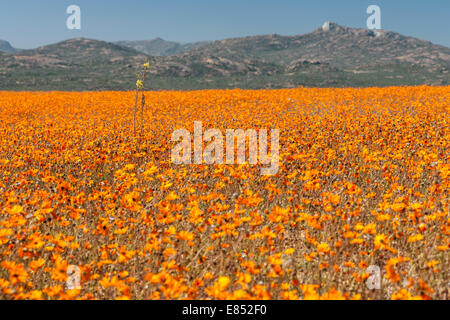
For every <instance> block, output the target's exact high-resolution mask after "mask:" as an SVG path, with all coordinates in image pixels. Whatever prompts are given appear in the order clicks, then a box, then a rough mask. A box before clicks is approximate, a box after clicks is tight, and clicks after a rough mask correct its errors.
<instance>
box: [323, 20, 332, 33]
mask: <svg viewBox="0 0 450 320" xmlns="http://www.w3.org/2000/svg"><path fill="white" fill-rule="evenodd" d="M322 31H325V32H327V31H330V21H325V22H324V24H323V25H322Z"/></svg>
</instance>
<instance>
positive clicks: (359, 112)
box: [0, 87, 450, 299]
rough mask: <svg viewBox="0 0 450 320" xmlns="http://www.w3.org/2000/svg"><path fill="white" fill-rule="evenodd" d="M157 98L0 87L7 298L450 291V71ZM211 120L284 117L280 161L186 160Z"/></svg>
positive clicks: (0, 275) (260, 121)
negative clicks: (429, 83) (367, 84)
mask: <svg viewBox="0 0 450 320" xmlns="http://www.w3.org/2000/svg"><path fill="white" fill-rule="evenodd" d="M146 102H147V108H146V112H145V117H144V119H145V124H144V128H145V130H144V133H143V134H137V135H136V136H135V135H133V108H134V93H133V92H84V93H63V92H22V93H12V92H0V257H1V259H0V260H1V263H0V298H1V299H448V298H449V281H450V277H449V276H450V270H449V269H450V268H449V246H450V239H449V234H450V219H449V215H448V213H449V181H450V164H449V157H450V145H449V140H450V128H449V111H450V87H411V88H408V87H395V88H383V89H380V88H369V89H306V88H300V89H285V90H258V91H244V90H228V91H220V90H205V91H193V92H147V93H146ZM194 121H202V122H203V126H204V127H205V128H208V127H210V128H219V129H221V130H225V129H228V128H244V129H245V128H253V129H258V128H264V129H271V128H278V129H279V130H280V167H279V171H278V173H277V174H276V175H273V176H261V175H260V170H259V166H253V165H248V164H241V165H225V164H224V165H175V164H174V163H172V162H171V159H170V150H171V148H172V145H173V143H172V142H170V137H171V133H172V132H173V131H174V130H175V129H177V128H187V129H188V130H191V131H192V128H193V122H194ZM369 266H375V269H376V267H379V268H380V273H381V285H380V287H379V289H377V288H372V289H371V288H369V287H370V286H368V285H367V280H370V279H368V278H369V277H372V274H371V273H370V272H369V271H368V267H369ZM369 269H370V268H369ZM75 271H76V272H77V275H78V274H79V275H80V283H79V286H78V285H76V286H75V287H73V286H70V285H68V284H70V282H71V281H72V280H73V274H72V273H71V272H75Z"/></svg>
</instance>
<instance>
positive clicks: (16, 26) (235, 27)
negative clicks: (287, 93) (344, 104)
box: [0, 0, 450, 49]
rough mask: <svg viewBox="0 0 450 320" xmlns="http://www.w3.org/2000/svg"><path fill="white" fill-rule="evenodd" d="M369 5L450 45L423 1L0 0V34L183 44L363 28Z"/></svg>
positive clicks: (445, 4)
mask: <svg viewBox="0 0 450 320" xmlns="http://www.w3.org/2000/svg"><path fill="white" fill-rule="evenodd" d="M70 5H77V6H79V7H80V8H81V21H82V22H81V30H68V29H67V28H66V20H67V18H68V17H69V14H67V13H66V10H67V8H68V7H69V6H70ZM369 5H378V6H379V7H380V8H381V28H382V29H384V30H389V31H392V32H396V33H399V34H402V35H405V36H410V37H414V38H418V39H423V40H427V41H430V42H432V43H434V44H437V45H443V46H446V47H450V37H448V36H447V30H450V19H448V18H449V17H448V12H450V1H447V0H431V1H428V2H426V3H425V2H423V1H420V0H411V1H407V0H398V1H395V2H393V1H387V0H373V1H365V0H364V1H362V0H345V1H339V2H338V3H337V2H336V1H333V0H323V1H321V2H320V3H317V2H314V1H313V0H304V1H300V0H278V1H277V2H275V1H269V0H259V1H257V0H245V1H242V0H229V1H227V2H222V1H214V2H211V1H208V0H193V1H191V2H189V3H187V2H185V1H182V0H166V1H164V2H161V1H152V0H145V1H144V0H128V1H121V0H96V1H88V0H60V1H55V0H41V1H30V0H15V1H13V2H7V1H5V0H3V1H0V39H2V40H6V41H8V42H9V43H10V44H11V45H12V46H13V47H14V48H18V49H34V48H38V47H41V46H45V45H48V44H52V43H57V42H61V41H64V40H67V39H74V38H89V39H98V40H102V41H107V42H116V41H140V40H151V39H154V38H158V37H159V38H162V39H164V40H166V41H173V42H178V43H191V42H199V41H214V40H222V39H229V38H238V37H247V36H255V35H267V34H279V35H284V36H293V35H299V34H305V33H309V32H311V31H313V30H315V29H317V28H319V27H320V26H321V25H322V24H323V23H324V22H325V21H333V22H336V23H337V24H339V25H344V26H348V27H352V28H366V20H367V18H368V16H369V14H367V13H366V9H367V7H368V6H369Z"/></svg>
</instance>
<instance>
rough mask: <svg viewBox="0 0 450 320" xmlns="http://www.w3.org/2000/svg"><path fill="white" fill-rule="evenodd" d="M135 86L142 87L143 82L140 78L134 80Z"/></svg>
mask: <svg viewBox="0 0 450 320" xmlns="http://www.w3.org/2000/svg"><path fill="white" fill-rule="evenodd" d="M136 87H138V88H139V89H141V88H143V87H144V82H142V80H138V81H136Z"/></svg>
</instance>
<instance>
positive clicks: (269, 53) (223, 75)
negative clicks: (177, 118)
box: [0, 22, 450, 90]
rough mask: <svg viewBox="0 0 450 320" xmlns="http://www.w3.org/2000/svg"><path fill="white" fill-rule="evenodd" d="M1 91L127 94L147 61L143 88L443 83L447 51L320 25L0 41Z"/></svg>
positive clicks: (449, 61) (449, 59) (449, 65)
mask: <svg viewBox="0 0 450 320" xmlns="http://www.w3.org/2000/svg"><path fill="white" fill-rule="evenodd" d="M0 51H3V52H0V90H2V89H5V90H130V89H133V88H134V85H135V82H136V73H137V70H138V68H139V66H140V65H142V63H143V62H144V61H145V60H146V59H147V58H148V59H149V60H150V64H151V68H150V74H151V77H150V82H149V83H148V85H147V86H148V88H149V89H177V90H178V89H180V90H191V89H208V88H243V89H245V88H251V89H257V88H283V87H287V88H291V87H299V86H312V87H348V86H352V87H366V86H391V85H421V84H428V85H448V84H449V83H450V72H449V71H450V48H447V47H445V46H440V45H436V44H432V43H431V42H429V41H425V40H420V39H416V38H412V37H408V36H404V35H401V34H398V33H395V32H391V31H386V30H373V31H371V30H367V29H357V28H349V27H345V26H341V25H338V24H335V23H329V22H327V23H325V24H324V25H323V26H322V27H320V28H317V29H316V30H314V31H312V32H310V33H306V34H301V35H296V36H282V35H277V34H272V35H260V36H250V37H241V38H232V39H225V40H217V41H208V42H196V43H188V44H180V43H177V42H171V41H165V40H163V39H160V38H157V39H153V40H144V41H119V42H115V43H110V42H105V41H99V40H92V39H71V40H66V41H62V42H59V43H56V44H52V45H47V46H43V47H40V48H37V49H32V50H20V51H18V50H16V49H14V48H12V47H11V46H10V45H9V43H7V42H3V41H0Z"/></svg>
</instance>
